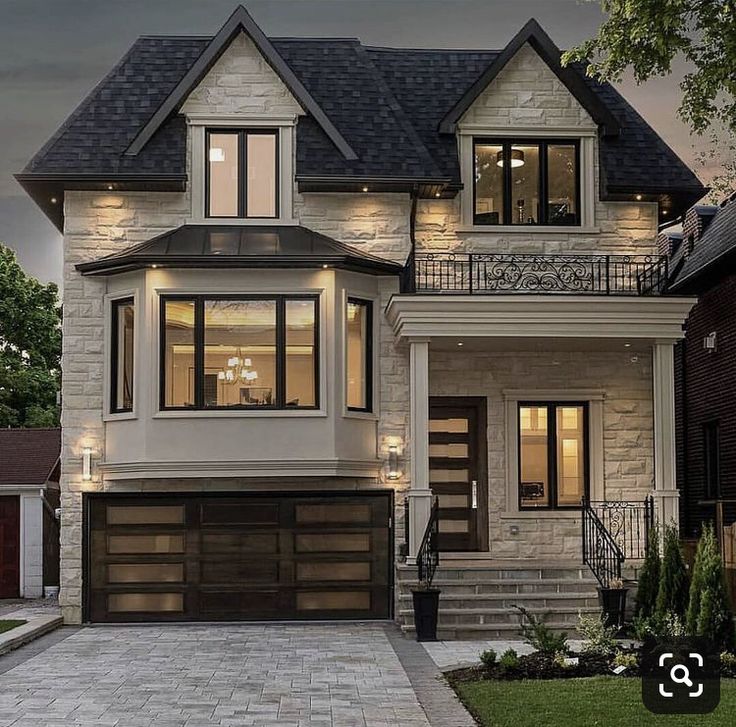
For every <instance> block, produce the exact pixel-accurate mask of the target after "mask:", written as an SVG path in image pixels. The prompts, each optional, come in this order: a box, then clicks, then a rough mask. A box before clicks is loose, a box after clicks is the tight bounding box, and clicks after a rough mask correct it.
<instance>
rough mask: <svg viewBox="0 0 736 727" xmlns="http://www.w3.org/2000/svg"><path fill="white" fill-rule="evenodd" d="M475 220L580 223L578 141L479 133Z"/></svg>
mask: <svg viewBox="0 0 736 727" xmlns="http://www.w3.org/2000/svg"><path fill="white" fill-rule="evenodd" d="M473 159H474V177H473V179H474V189H473V224H475V225H560V226H570V225H579V224H580V171H579V168H580V145H579V143H578V142H577V141H570V140H560V141H552V140H545V141H531V140H521V139H519V140H517V141H512V140H503V139H502V140H489V139H474V141H473Z"/></svg>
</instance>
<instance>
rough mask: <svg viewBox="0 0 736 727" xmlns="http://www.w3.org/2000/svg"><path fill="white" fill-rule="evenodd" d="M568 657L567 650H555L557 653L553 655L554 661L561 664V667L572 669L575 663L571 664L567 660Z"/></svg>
mask: <svg viewBox="0 0 736 727" xmlns="http://www.w3.org/2000/svg"><path fill="white" fill-rule="evenodd" d="M566 659H567V652H565V651H557V652H555V655H554V656H553V657H552V663H553V664H554V665H555V666H559V667H560V669H572V668H574V666H573V664H570V663H568V662H567V661H566Z"/></svg>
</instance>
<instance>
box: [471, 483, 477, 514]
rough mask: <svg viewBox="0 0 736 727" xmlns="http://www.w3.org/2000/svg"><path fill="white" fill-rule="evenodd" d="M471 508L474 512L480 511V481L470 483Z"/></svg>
mask: <svg viewBox="0 0 736 727" xmlns="http://www.w3.org/2000/svg"><path fill="white" fill-rule="evenodd" d="M470 507H472V508H473V510H477V509H478V481H477V480H473V481H472V482H471V483H470Z"/></svg>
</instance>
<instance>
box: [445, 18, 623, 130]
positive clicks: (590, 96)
mask: <svg viewBox="0 0 736 727" xmlns="http://www.w3.org/2000/svg"><path fill="white" fill-rule="evenodd" d="M527 43H528V44H529V45H530V46H531V47H532V48H533V50H534V51H535V52H536V54H537V55H538V56H539V57H540V58H541V59H542V60H543V61H544V62H545V63H546V64H547V65H548V66H549V68H550V70H551V71H552V72H553V73H554V74H555V75H556V76H557V78H558V79H559V80H560V82H561V83H562V84H563V85H564V86H565V87H566V88H567V90H568V91H569V92H570V93H571V94H572V95H573V96H574V97H575V98H576V99H577V101H578V102H579V103H580V105H581V106H582V107H583V108H584V109H585V110H586V111H587V112H588V113H589V114H590V115H591V117H592V118H593V120H594V121H595V122H596V123H597V124H598V126H599V127H601V130H602V133H603V135H604V136H618V134H619V132H620V125H619V122H618V120H617V119H616V117H615V116H614V115H613V114H612V113H611V111H610V110H609V109H608V108H606V106H605V105H604V104H603V103H602V102H601V100H600V99H599V98H598V97H597V96H596V95H595V94H594V93H593V91H592V90H591V89H590V88H589V86H588V85H587V84H586V83H585V80H584V79H583V78H582V77H581V75H580V74H579V73H578V72H577V71H576V70H575V69H574V68H570V67H565V66H563V65H562V63H561V57H562V51H561V50H560V49H559V48H558V47H557V45H556V44H555V42H554V41H553V40H552V38H550V37H549V35H547V32H546V31H545V30H544V28H543V27H542V26H541V25H540V24H539V22H538V21H537V20H536V19H535V18H530V19H529V20H527V22H526V23H525V24H524V26H523V27H522V28H521V30H520V31H519V32H518V33H517V34H516V35H515V36H514V37H513V38H512V39H511V40H510V41H509V42H508V44H507V45H506V47H505V48H504V49H503V50H502V51H501V52H500V53H499V54H498V55H497V56H496V58H495V59H494V60H493V61H492V62H491V63H490V64H489V65H488V67H487V68H486V70H485V71H484V72H483V73H482V74H481V75H480V77H479V78H478V79H477V80H476V81H475V83H474V84H473V85H472V86H471V87H470V88H469V89H468V90H467V91H466V92H465V93H464V94H463V96H462V97H461V98H460V100H459V101H458V102H457V103H456V104H455V106H453V107H452V108H451V109H450V110H449V111H448V112H447V114H446V115H445V117H444V118H443V119H442V121H441V122H440V126H439V131H440V133H442V134H454V133H455V130H456V128H457V124H458V122H459V121H460V119H461V118H462V116H463V114H464V113H465V112H466V111H467V110H468V109H469V108H470V106H471V105H472V104H473V102H474V101H475V100H476V99H477V98H478V96H480V94H481V93H482V92H483V91H484V90H485V89H486V88H487V87H488V85H489V84H490V83H491V81H493V79H494V78H496V76H498V74H499V73H500V72H501V71H502V70H503V69H504V68H505V67H506V65H507V64H508V62H509V61H510V60H511V59H512V58H513V57H514V56H515V55H516V54H517V53H518V52H519V50H521V48H522V47H523V46H524V45H526V44H527Z"/></svg>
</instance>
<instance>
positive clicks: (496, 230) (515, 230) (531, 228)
mask: <svg viewBox="0 0 736 727" xmlns="http://www.w3.org/2000/svg"><path fill="white" fill-rule="evenodd" d="M600 231H601V228H600V227H577V226H573V225H571V226H569V227H567V226H564V227H559V226H552V225H549V226H544V225H460V226H458V227H456V228H455V232H473V233H478V232H483V233H485V234H488V235H499V234H503V235H508V234H512V235H534V236H536V237H539V236H540V235H596V234H598V233H599V232H600Z"/></svg>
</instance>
